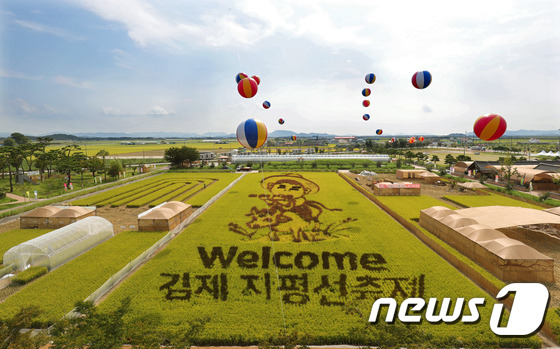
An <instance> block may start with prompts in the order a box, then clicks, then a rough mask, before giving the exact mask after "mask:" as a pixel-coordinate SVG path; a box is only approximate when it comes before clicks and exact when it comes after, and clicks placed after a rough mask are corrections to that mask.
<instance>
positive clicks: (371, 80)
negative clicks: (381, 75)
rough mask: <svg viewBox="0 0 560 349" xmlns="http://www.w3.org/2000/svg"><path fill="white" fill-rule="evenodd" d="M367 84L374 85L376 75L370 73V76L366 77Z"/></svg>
mask: <svg viewBox="0 0 560 349" xmlns="http://www.w3.org/2000/svg"><path fill="white" fill-rule="evenodd" d="M366 82H367V83H368V84H373V83H374V82H375V74H374V73H369V74H368V75H366Z"/></svg>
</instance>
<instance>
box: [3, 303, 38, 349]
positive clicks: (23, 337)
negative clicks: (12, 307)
mask: <svg viewBox="0 0 560 349" xmlns="http://www.w3.org/2000/svg"><path fill="white" fill-rule="evenodd" d="M39 314H41V310H40V309H39V307H37V306H29V307H24V308H21V309H20V310H19V311H18V312H17V313H16V314H15V315H14V317H13V318H11V319H8V320H5V321H1V322H0V349H16V348H40V347H41V346H43V345H45V344H47V342H48V338H47V336H45V335H43V334H38V335H33V333H32V332H31V331H27V332H22V330H23V329H27V328H30V327H31V326H32V324H33V321H35V320H36V319H37V316H38V315H39Z"/></svg>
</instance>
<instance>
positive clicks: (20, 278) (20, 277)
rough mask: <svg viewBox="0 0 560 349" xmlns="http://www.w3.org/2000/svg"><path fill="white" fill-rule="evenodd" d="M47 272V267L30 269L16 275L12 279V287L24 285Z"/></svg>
mask: <svg viewBox="0 0 560 349" xmlns="http://www.w3.org/2000/svg"><path fill="white" fill-rule="evenodd" d="M47 272H48V269H47V267H31V268H29V269H26V270H24V271H22V272H21V273H19V274H17V275H16V276H15V277H14V278H13V279H12V283H13V284H14V285H25V284H26V283H28V282H30V281H33V280H35V279H37V278H38V277H39V276H41V275H44V274H46V273H47Z"/></svg>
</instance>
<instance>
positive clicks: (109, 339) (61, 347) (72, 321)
mask: <svg viewBox="0 0 560 349" xmlns="http://www.w3.org/2000/svg"><path fill="white" fill-rule="evenodd" d="M75 306H76V308H75V311H76V312H77V313H78V314H82V315H81V316H77V317H73V318H64V319H62V320H59V321H58V322H56V323H55V324H54V325H53V327H52V329H51V338H52V340H53V341H52V342H53V345H52V348H53V349H70V348H88V349H112V348H115V349H120V348H122V346H123V345H124V344H125V339H126V336H125V335H126V324H125V321H124V320H123V317H124V316H125V315H126V314H127V313H128V312H129V310H130V299H128V298H125V299H124V300H123V301H121V304H120V306H119V307H118V308H117V309H116V310H114V311H112V312H107V313H102V312H100V311H99V310H98V309H97V308H96V307H95V305H94V304H93V302H85V301H78V302H76V305H75Z"/></svg>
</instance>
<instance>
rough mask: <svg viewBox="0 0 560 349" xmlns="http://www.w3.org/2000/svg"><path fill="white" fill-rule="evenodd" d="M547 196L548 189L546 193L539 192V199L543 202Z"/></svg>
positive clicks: (548, 195) (548, 193)
mask: <svg viewBox="0 0 560 349" xmlns="http://www.w3.org/2000/svg"><path fill="white" fill-rule="evenodd" d="M549 197H550V192H549V191H547V192H546V193H542V194H539V201H540V202H544V201H546V199H548V198H549Z"/></svg>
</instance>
